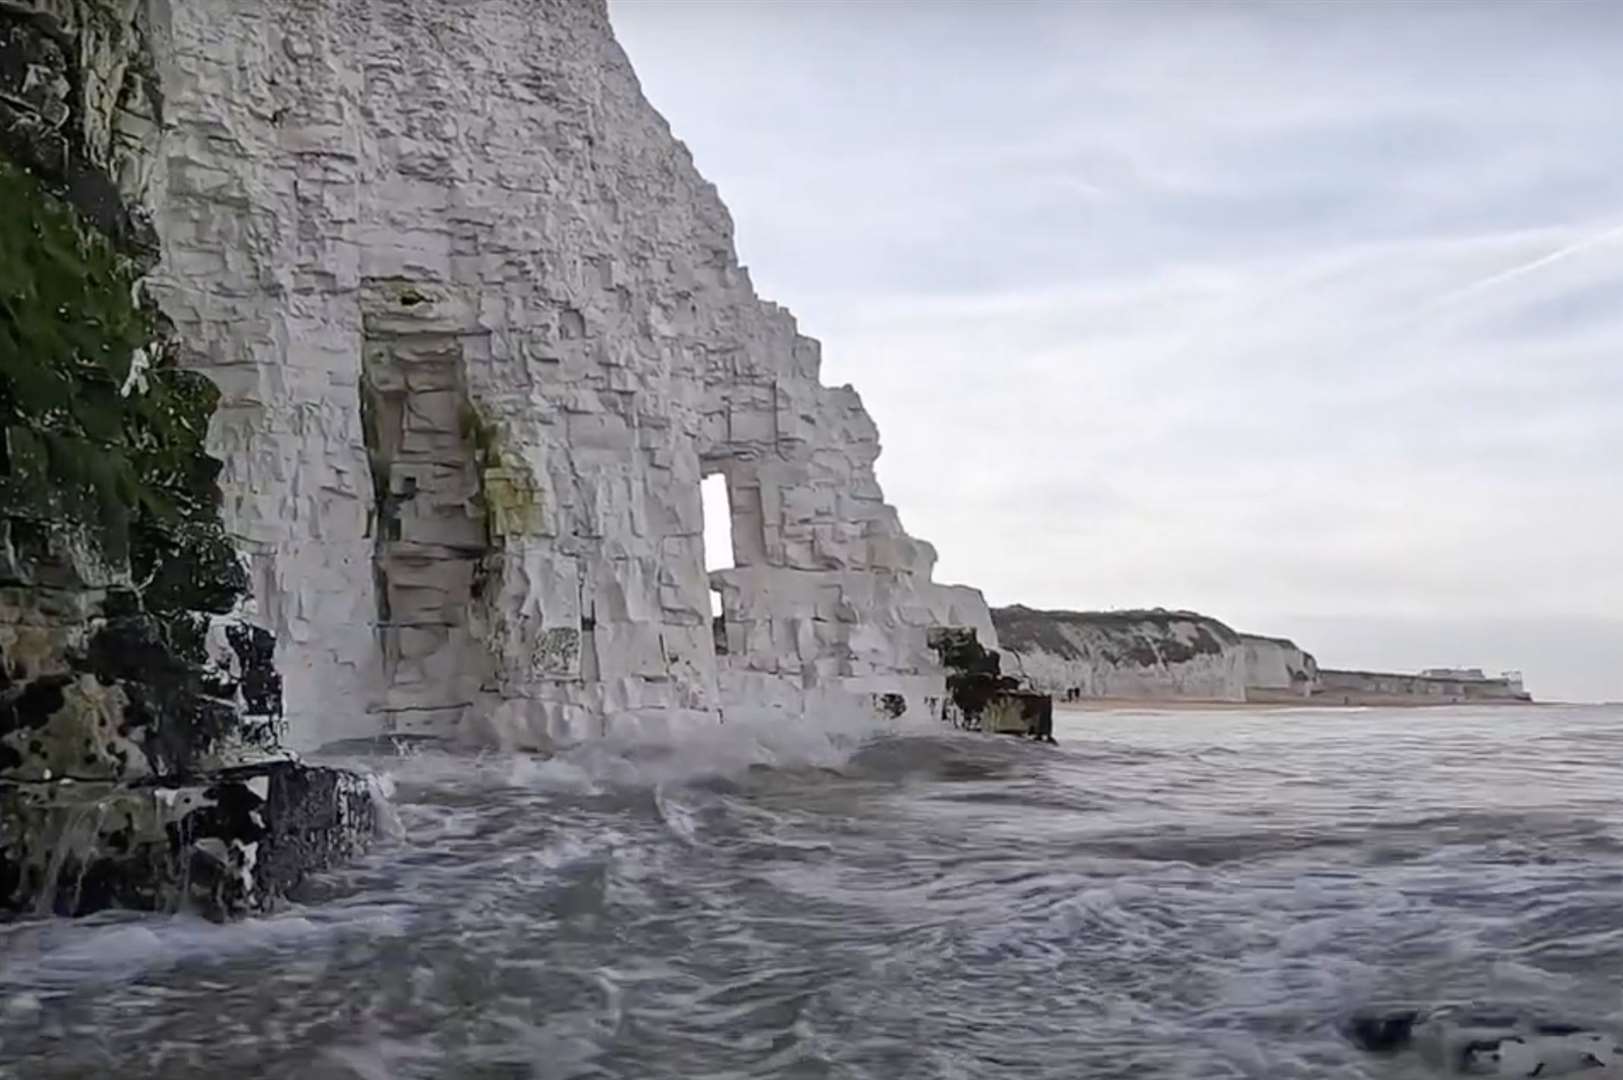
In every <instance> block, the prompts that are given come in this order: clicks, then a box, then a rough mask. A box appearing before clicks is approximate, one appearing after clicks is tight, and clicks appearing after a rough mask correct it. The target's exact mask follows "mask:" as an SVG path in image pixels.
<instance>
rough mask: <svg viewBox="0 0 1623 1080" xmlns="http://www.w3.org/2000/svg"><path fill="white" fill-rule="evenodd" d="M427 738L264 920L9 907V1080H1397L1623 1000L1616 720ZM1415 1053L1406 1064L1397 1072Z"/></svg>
mask: <svg viewBox="0 0 1623 1080" xmlns="http://www.w3.org/2000/svg"><path fill="white" fill-rule="evenodd" d="M1056 734H1057V735H1058V737H1059V740H1060V745H1058V746H1057V747H1047V746H1040V745H1033V744H1028V743H1024V742H1019V741H1016V740H1012V739H1000V738H995V737H989V736H976V735H969V734H961V733H956V732H951V731H944V730H939V729H936V728H933V727H923V728H919V727H913V728H906V727H904V728H899V729H897V730H892V731H888V732H877V733H876V732H868V731H865V730H863V729H860V728H856V727H852V726H849V725H840V724H834V725H804V726H801V727H797V728H793V729H790V728H785V727H782V726H780V727H777V728H773V727H770V726H754V727H752V726H749V725H745V726H742V727H734V728H724V729H718V730H717V731H716V732H712V733H709V734H708V735H706V736H705V737H703V738H697V739H692V740H687V741H683V742H679V743H675V744H672V745H667V746H654V745H639V746H624V745H617V744H612V743H605V744H601V745H596V746H592V747H586V748H583V749H581V750H579V751H576V752H573V753H569V754H565V755H562V756H560V757H557V758H553V759H550V760H541V759H536V758H530V757H522V756H510V755H507V756H504V755H482V756H459V755H451V754H444V753H422V754H417V755H414V756H406V757H399V758H393V759H390V758H371V759H367V760H365V761H361V762H354V761H352V762H350V763H351V764H358V765H363V766H365V767H368V768H371V769H374V770H376V771H378V772H379V773H381V774H383V782H384V783H385V784H386V785H387V786H388V787H389V788H390V789H391V790H392V792H393V797H392V801H393V813H394V815H395V816H396V817H397V818H398V828H397V829H396V830H395V835H394V836H392V837H390V838H386V839H384V840H383V841H382V842H380V844H379V845H378V846H377V848H376V849H375V850H374V851H373V852H372V853H371V854H370V855H368V856H367V857H366V858H364V859H362V860H360V861H359V862H357V863H355V864H353V865H351V866H348V867H346V868H344V869H342V870H340V871H337V872H334V873H330V874H326V875H323V876H322V877H320V878H319V879H317V880H314V881H312V882H310V884H309V888H308V889H307V890H306V892H305V893H304V895H303V896H302V897H301V898H300V899H299V902H298V903H296V904H293V905H291V906H290V907H289V908H288V910H286V911H284V912H282V913H279V914H277V915H274V916H272V917H267V918H261V919H256V920H250V921H246V922H243V923H240V924H236V925H229V926H217V925H213V924H210V923H207V922H204V921H202V920H200V919H197V918H194V917H190V916H186V915H174V916H136V915H127V914H126V915H106V916H99V917H95V918H92V919H87V920H82V921H80V922H76V923H68V922H63V921H32V922H23V923H14V924H10V925H7V926H4V927H0V1076H5V1077H26V1078H29V1080H34V1078H54V1077H102V1076H107V1077H146V1076H151V1077H164V1078H185V1077H223V1076H242V1077H286V1078H297V1080H327V1078H333V1080H337V1078H365V1080H384V1078H417V1077H436V1078H438V1077H447V1078H449V1077H456V1078H492V1080H494V1078H530V1077H537V1078H552V1077H559V1078H563V1077H626V1078H648V1077H717V1078H720V1077H729V1078H730V1077H797V1078H800V1077H805V1078H811V1077H853V1078H869V1077H871V1078H875V1080H879V1078H883V1080H895V1078H902V1077H921V1078H923V1077H930V1078H935V1077H947V1078H957V1077H966V1078H967V1077H1054V1078H1061V1077H1064V1078H1076V1077H1189V1078H1202V1080H1206V1078H1220V1077H1267V1078H1281V1077H1312V1078H1324V1077H1347V1078H1354V1077H1357V1078H1367V1077H1390V1076H1398V1075H1404V1076H1407V1075H1415V1076H1420V1075H1426V1074H1424V1073H1421V1072H1415V1071H1413V1070H1415V1069H1419V1068H1420V1066H1418V1065H1412V1064H1405V1063H1402V1062H1397V1063H1394V1062H1389V1061H1378V1060H1373V1059H1370V1058H1368V1057H1367V1056H1365V1055H1363V1054H1361V1053H1360V1052H1358V1051H1356V1050H1354V1049H1353V1048H1352V1047H1350V1046H1349V1045H1347V1043H1346V1042H1345V1041H1344V1040H1343V1039H1342V1037H1341V1036H1340V1035H1339V1034H1338V1033H1337V1023H1338V1021H1339V1020H1340V1019H1341V1018H1342V1017H1343V1016H1345V1014H1346V1013H1347V1012H1348V1011H1349V1010H1350V1009H1354V1008H1357V1007H1360V1006H1363V1005H1367V1004H1370V1003H1374V1002H1387V1001H1410V1002H1416V1003H1423V1004H1435V1003H1441V1002H1447V1001H1472V1000H1477V1001H1481V1000H1489V1001H1497V1002H1509V1003H1513V1004H1516V1005H1518V1006H1521V1007H1525V1008H1529V1009H1537V1010H1540V1011H1543V1012H1546V1013H1554V1014H1557V1015H1560V1016H1563V1017H1566V1018H1570V1019H1573V1020H1574V1021H1575V1022H1582V1023H1593V1024H1598V1025H1602V1026H1609V1027H1611V1028H1613V1029H1615V1028H1616V1027H1617V1026H1618V1025H1619V1023H1620V1021H1623V710H1619V709H1615V708H1560V707H1544V708H1519V707H1517V708H1491V709H1468V708H1459V709H1426V710H1382V709H1367V710H1333V711H1331V710H1309V709H1302V710H1270V711H1254V712H1246V711H1182V712H1155V711H1121V712H1112V713H1095V712H1082V713H1077V712H1062V713H1061V714H1060V715H1059V717H1058V719H1057V723H1056ZM1404 1070H1410V1071H1404Z"/></svg>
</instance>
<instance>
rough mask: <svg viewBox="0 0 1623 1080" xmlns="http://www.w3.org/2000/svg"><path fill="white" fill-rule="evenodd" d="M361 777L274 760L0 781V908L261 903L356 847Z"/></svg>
mask: <svg viewBox="0 0 1623 1080" xmlns="http://www.w3.org/2000/svg"><path fill="white" fill-rule="evenodd" d="M375 818H376V806H375V804H374V801H373V796H372V793H371V791H370V790H369V789H368V787H367V785H366V783H365V781H363V780H362V779H360V778H359V777H357V776H355V775H354V774H352V773H348V772H344V771H342V770H339V769H329V768H321V767H313V766H308V765H301V764H298V763H296V762H292V761H276V762H269V763H266V764H262V765H257V766H251V767H246V768H241V769H234V770H227V771H224V772H220V773H215V774H211V775H209V776H205V777H200V778H198V779H197V780H195V781H191V782H180V781H171V780H164V781H157V782H154V783H149V784H116V783H108V782H89V783H85V782H75V781H71V780H66V781H65V780H57V781H52V782H30V783H16V782H0V822H3V823H4V824H5V826H6V828H5V830H4V831H3V832H0V911H9V912H35V913H55V914H58V915H83V914H87V913H89V912H93V911H98V910H101V909H103V908H109V907H122V908H135V909H140V910H162V911H172V910H178V909H182V908H186V909H191V910H196V911H200V912H202V913H204V914H207V915H210V916H212V917H217V918H218V917H228V916H234V915H241V914H245V913H250V912H256V911H264V910H266V909H267V908H269V907H271V906H273V905H274V904H275V903H276V902H277V901H278V900H279V899H280V898H282V897H285V896H286V895H287V894H288V893H289V892H290V891H291V890H293V889H294V888H296V887H297V886H298V884H299V882H300V881H301V880H302V879H303V878H304V876H305V875H306V874H308V873H310V872H311V871H314V870H320V869H325V868H327V867H330V866H332V865H334V864H336V863H338V862H341V861H343V860H345V859H347V858H350V857H351V856H353V855H354V854H355V853H356V852H358V851H359V850H361V849H362V848H364V847H365V845H366V844H367V842H368V841H369V840H370V838H371V836H372V834H373V830H374V828H375V825H376V820H375Z"/></svg>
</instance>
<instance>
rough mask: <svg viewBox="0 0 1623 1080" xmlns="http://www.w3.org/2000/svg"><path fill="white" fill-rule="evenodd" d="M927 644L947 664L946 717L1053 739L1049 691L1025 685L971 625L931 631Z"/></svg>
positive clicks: (982, 727)
mask: <svg viewBox="0 0 1623 1080" xmlns="http://www.w3.org/2000/svg"><path fill="white" fill-rule="evenodd" d="M929 640H930V647H931V648H933V649H935V651H936V653H937V654H938V655H939V656H940V657H941V664H942V666H943V667H945V668H946V669H947V695H948V704H947V710H946V711H947V719H949V720H951V721H953V722H954V723H956V724H957V725H958V726H960V727H966V728H971V729H974V730H979V731H990V732H997V733H1001V734H1009V735H1024V736H1026V737H1028V738H1032V739H1040V740H1043V741H1046V742H1053V741H1054V699H1053V696H1052V695H1049V694H1044V693H1039V692H1037V691H1034V690H1028V689H1023V688H1022V687H1021V686H1020V680H1019V679H1017V678H1015V677H1013V676H1011V675H1005V674H1003V672H1002V660H1001V658H1000V657H999V655H998V652H997V650H995V649H988V648H986V647H985V646H983V645H982V644H981V643H980V640H979V638H978V637H977V635H976V633H975V631H974V630H973V629H968V628H958V627H951V628H945V627H944V628H940V629H936V630H932V631H931V632H930V638H929Z"/></svg>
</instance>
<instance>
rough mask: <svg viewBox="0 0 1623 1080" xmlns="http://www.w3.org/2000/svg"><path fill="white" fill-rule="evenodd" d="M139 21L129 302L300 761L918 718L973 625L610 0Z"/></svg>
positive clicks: (983, 621)
mask: <svg viewBox="0 0 1623 1080" xmlns="http://www.w3.org/2000/svg"><path fill="white" fill-rule="evenodd" d="M151 14H152V19H151V30H150V34H151V41H150V42H149V45H150V48H151V52H152V54H153V56H154V57H155V58H156V62H157V67H158V71H157V75H158V84H159V85H160V86H161V87H162V98H163V101H162V111H163V115H162V122H161V125H160V128H159V131H158V132H157V133H156V134H155V135H154V134H151V133H146V135H147V137H148V138H155V139H157V140H158V152H157V153H156V154H154V155H152V156H151V157H150V160H151V161H152V162H153V166H152V168H153V173H152V175H151V176H150V177H146V178H143V179H142V180H141V182H140V183H139V184H137V185H133V186H137V187H140V188H141V189H142V190H143V191H144V192H145V202H146V203H147V204H148V205H149V206H151V207H152V208H153V216H154V220H153V224H154V226H155V227H156V230H157V233H158V236H159V238H160V241H161V260H160V262H159V264H158V267H157V270H156V271H155V273H154V274H153V276H152V278H151V281H150V289H151V292H152V294H153V295H154V296H155V297H156V298H157V300H158V302H159V303H160V305H161V307H162V309H163V311H164V312H165V313H166V314H167V316H168V317H169V318H170V319H171V320H173V322H174V323H175V327H176V330H177V332H178V336H179V338H180V340H181V341H182V342H183V343H184V347H185V349H186V350H187V352H186V356H185V361H184V362H185V363H187V364H188V365H190V366H192V367H194V368H196V369H198V370H201V371H203V372H205V373H206V374H207V375H208V376H209V377H210V378H211V379H213V380H214V382H215V383H216V384H218V386H219V387H220V389H221V391H222V400H221V403H220V408H219V411H218V413H217V414H216V416H215V420H214V426H213V428H212V429H211V435H210V440H211V441H210V446H211V448H212V451H213V452H214V453H215V454H217V455H218V456H219V457H220V458H221V459H222V460H223V461H224V462H225V471H224V473H223V475H222V477H221V484H222V487H223V489H224V491H225V520H226V525H227V528H228V530H229V531H230V533H231V534H232V535H233V536H234V538H235V539H236V540H237V542H238V543H239V545H240V546H241V548H242V549H243V550H244V551H245V552H246V553H247V554H248V557H249V559H250V560H251V567H252V571H251V576H252V588H253V592H254V596H255V599H256V601H257V608H258V617H259V618H260V619H261V620H263V621H264V622H265V624H266V625H267V626H268V628H270V629H271V630H273V631H274V632H275V634H276V639H277V643H278V644H277V662H278V666H279V667H280V669H281V671H282V673H283V677H284V680H285V698H286V714H287V716H288V718H289V723H290V730H289V732H288V735H287V741H288V742H289V743H290V744H291V745H293V746H295V747H311V746H315V745H319V744H322V743H326V742H329V741H332V740H336V739H341V738H346V737H352V736H364V735H372V734H378V733H388V732H399V733H421V734H429V735H443V736H455V735H463V736H472V737H477V738H483V739H487V740H493V741H495V742H498V743H500V744H503V745H511V746H542V747H544V746H549V745H554V744H557V743H560V742H567V741H573V740H576V739H580V738H585V737H590V736H593V735H597V734H601V733H603V732H604V731H606V730H609V729H611V728H613V727H615V726H621V725H624V726H631V727H655V728H659V727H669V726H671V725H681V724H687V723H695V722H697V723H713V722H715V721H716V720H717V719H718V718H719V717H722V716H723V715H724V714H725V713H726V712H729V711H735V712H746V711H752V710H760V709H766V710H774V711H777V712H781V713H783V714H784V715H786V716H794V715H799V714H801V713H804V712H805V711H807V710H808V709H813V708H819V707H823V706H829V707H837V708H849V707H856V706H862V707H866V706H867V705H868V704H869V702H870V700H871V698H872V696H873V695H876V694H900V695H901V696H902V697H903V698H904V699H905V700H906V701H907V702H908V703H909V704H910V705H911V706H915V707H921V708H922V707H923V705H924V702H925V700H926V699H927V698H930V697H934V696H938V695H939V694H940V693H941V686H942V675H941V671H940V669H939V667H938V665H937V662H936V659H935V657H934V655H933V654H932V653H931V652H930V651H929V649H928V647H927V645H926V631H927V629H928V628H929V627H932V626H938V625H951V626H969V627H974V628H975V629H976V630H977V632H978V633H979V634H980V636H981V638H982V640H983V641H985V642H987V643H988V644H992V643H994V641H995V639H994V636H993V630H992V626H991V622H990V619H989V616H988V613H987V610H986V605H985V603H984V602H983V600H982V599H981V596H980V594H979V593H978V592H976V591H974V590H972V589H966V588H952V587H946V586H941V585H936V584H933V583H932V582H931V580H930V573H931V568H932V565H933V563H934V561H935V551H934V549H933V548H932V547H931V546H930V545H929V544H928V543H925V542H924V541H922V540H918V539H915V538H913V537H910V536H909V535H908V534H907V533H906V532H905V531H904V530H903V528H902V526H901V523H900V521H899V520H898V517H897V513H896V511H895V509H894V508H892V507H891V506H889V505H887V504H886V503H885V501H884V497H883V494H882V493H881V491H880V488H879V485H878V483H877V482H876V480H875V477H874V470H873V465H874V460H875V458H876V457H877V456H878V453H879V439H878V433H877V431H876V429H875V427H874V424H873V421H872V420H871V419H870V417H869V416H868V414H867V413H866V412H865V411H864V409H863V407H862V403H861V401H860V399H859V398H858V396H857V393H856V392H855V391H854V390H853V389H851V388H850V387H849V386H846V387H838V388H830V387H826V386H823V385H822V384H821V383H820V381H819V378H818V371H819V350H818V344H817V342H815V341H813V340H812V339H810V338H807V337H804V336H802V335H801V334H799V333H798V332H797V329H796V325H795V321H794V319H793V318H792V317H791V316H790V315H789V313H788V312H787V311H785V310H784V309H782V308H780V307H777V306H776V305H774V304H771V303H767V302H764V301H762V300H760V299H759V298H758V297H757V296H756V295H755V292H754V290H753V288H752V287H751V284H750V280H749V277H748V275H747V273H746V272H745V271H744V270H743V269H742V268H741V267H740V266H739V264H738V260H737V257H736V255H735V253H734V250H733V236H732V223H731V220H730V219H729V217H728V214H727V211H726V209H725V208H724V207H723V205H722V203H721V201H720V199H719V198H718V197H717V194H716V191H715V189H714V188H713V187H712V186H711V185H710V184H708V183H707V182H706V181H705V180H704V179H703V178H702V177H701V176H700V175H699V174H698V173H697V172H696V171H695V169H694V167H693V163H692V161H691V159H690V157H689V155H688V152H687V150H686V149H685V148H684V147H683V146H682V144H681V143H679V142H678V141H676V140H675V139H674V138H673V137H672V135H671V132H670V129H669V128H668V126H667V125H666V123H665V121H664V120H663V119H662V118H661V117H660V116H659V114H658V113H656V112H655V111H654V109H653V108H652V107H651V106H650V105H649V104H648V102H647V101H646V100H645V99H644V98H643V96H642V93H641V91H640V89H639V87H638V84H637V80H636V77H635V76H634V74H633V73H632V70H631V67H630V65H629V63H628V62H627V60H626V57H625V55H624V54H623V53H622V52H621V50H620V48H619V47H618V45H616V44H615V41H614V38H613V35H612V32H611V30H610V26H609V21H608V15H607V12H606V9H605V5H604V3H603V0H167V2H163V0H153V3H152V5H151ZM714 473H720V474H722V475H724V476H725V477H726V479H727V488H728V493H729V497H730V501H731V509H732V518H733V521H732V527H733V536H734V552H733V556H734V562H735V564H736V568H735V569H732V570H728V571H723V572H720V573H718V574H717V575H716V581H715V585H716V587H718V588H719V590H720V592H721V594H722V597H723V603H724V616H725V646H726V648H725V653H724V654H723V655H721V656H719V657H718V655H717V650H716V646H715V639H714V637H713V635H712V627H711V620H710V613H709V606H708V590H709V588H710V587H711V582H710V581H709V580H707V575H706V574H705V571H704V561H703V551H702V546H701V545H702V541H701V534H702V521H701V504H700V495H699V484H700V479H701V478H702V477H704V476H706V475H709V474H714Z"/></svg>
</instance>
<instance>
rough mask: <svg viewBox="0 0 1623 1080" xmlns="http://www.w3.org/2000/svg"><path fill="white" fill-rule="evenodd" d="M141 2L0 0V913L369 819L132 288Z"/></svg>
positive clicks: (199, 872) (249, 884) (228, 863)
mask: <svg viewBox="0 0 1623 1080" xmlns="http://www.w3.org/2000/svg"><path fill="white" fill-rule="evenodd" d="M144 11H145V5H144V4H142V3H136V2H119V3H110V2H107V0H55V2H53V3H52V4H51V5H50V9H49V10H45V9H42V8H32V7H23V6H20V5H16V4H6V3H4V2H3V0H0V205H3V206H4V207H5V210H4V212H3V213H0V913H3V912H6V911H40V912H45V911H55V912H57V913H59V914H81V913H84V912H87V911H92V910H95V909H97V908H100V907H106V906H113V905H117V906H131V907H141V908H171V909H172V908H175V907H178V906H181V905H187V904H191V905H197V906H200V907H201V908H202V909H204V910H206V911H209V912H212V913H220V914H230V913H236V912H241V911H247V910H255V909H257V908H260V907H263V906H264V905H265V904H267V903H269V902H270V901H271V899H273V898H274V897H275V896H277V895H280V894H281V893H283V892H285V891H286V890H287V889H288V888H291V887H292V885H294V884H295V883H296V882H297V880H298V878H299V876H300V875H302V874H303V873H304V872H305V871H306V870H308V869H312V868H316V867H320V866H325V865H328V864H330V863H331V862H332V861H334V860H335V859H338V858H342V857H344V856H345V855H347V854H349V853H350V852H352V851H353V850H355V849H356V848H357V847H358V846H360V845H361V844H363V843H364V842H365V840H366V838H367V837H368V836H370V834H371V816H372V812H373V810H372V802H371V796H370V794H369V793H368V791H367V789H366V786H365V784H364V783H363V782H362V781H361V780H360V779H359V778H357V777H354V776H352V775H350V774H346V773H341V772H338V771H335V770H329V769H312V768H306V767H304V766H302V765H299V764H298V763H296V762H294V761H291V760H289V758H288V755H286V754H285V753H283V752H282V751H281V748H280V745H279V738H278V737H279V727H280V720H281V681H280V678H279V677H278V675H277V674H276V670H275V667H274V664H273V655H274V641H273V640H272V638H271V635H270V634H269V633H268V632H267V631H265V630H263V629H261V628H258V627H255V626H252V625H251V624H250V623H248V622H247V621H246V620H245V619H243V618H242V617H241V616H240V611H241V609H242V608H243V606H244V603H245V599H246V596H247V584H248V582H247V574H246V571H245V570H244V567H243V564H242V562H241V561H240V560H239V557H238V554H237V552H236V550H235V548H234V546H233V544H232V543H231V540H230V538H229V537H228V536H227V534H226V532H225V530H224V527H223V525H222V522H221V517H220V504H221V495H220V490H219V487H218V484H217V477H218V475H219V472H220V468H221V465H220V463H219V462H218V461H216V460H215V459H213V458H212V457H210V456H209V455H208V453H207V452H206V450H205V446H204V441H205V437H206V435H207V431H208V425H209V420H210V418H211V416H212V415H213V413H214V410H215V406H216V403H217V401H218V396H219V395H218V392H217V390H216V389H215V387H214V386H213V384H211V383H210V382H209V381H208V380H207V379H206V378H204V377H203V376H202V375H200V374H198V373H196V372H193V371H187V370H184V369H182V368H181V367H180V366H179V365H178V364H177V362H176V355H177V351H178V350H176V349H175V348H174V347H173V343H172V341H171V338H170V334H169V330H168V327H167V324H166V322H165V320H164V319H163V318H162V316H161V314H160V313H159V312H158V311H157V309H156V308H155V307H154V306H153V305H152V304H150V303H148V302H147V301H145V300H144V299H143V296H142V290H141V277H142V274H143V273H144V271H145V270H146V269H148V268H149V267H150V263H151V259H152V258H153V251H154V248H153V245H152V244H151V243H150V236H149V235H148V234H147V232H146V231H144V230H143V228H142V227H141V225H140V223H141V221H142V220H143V215H142V214H141V213H140V212H139V209H138V205H137V204H136V203H135V202H133V201H132V202H128V203H127V202H126V196H127V195H128V194H130V191H129V181H130V174H134V173H139V172H140V171H141V170H142V168H144V165H143V163H142V161H141V160H140V158H141V155H140V154H139V153H138V151H139V149H140V146H139V142H140V139H139V138H135V141H134V143H132V142H131V141H130V139H129V138H125V137H124V136H127V135H128V134H129V131H130V130H131V129H132V128H131V125H134V129H139V128H140V126H141V125H140V121H141V118H142V117H141V109H142V108H144V109H145V110H146V113H147V114H149V115H148V119H150V120H155V119H156V110H157V107H158V102H157V95H156V89H155V82H154V80H153V79H152V77H151V70H152V65H151V63H150V57H148V56H147V54H146V52H145V50H144V48H143V47H142V40H141V35H142V33H143V30H142V26H143V23H142V20H143V19H144ZM153 130H155V128H153ZM121 140H122V141H121ZM121 181H122V182H123V183H122V184H121Z"/></svg>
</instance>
